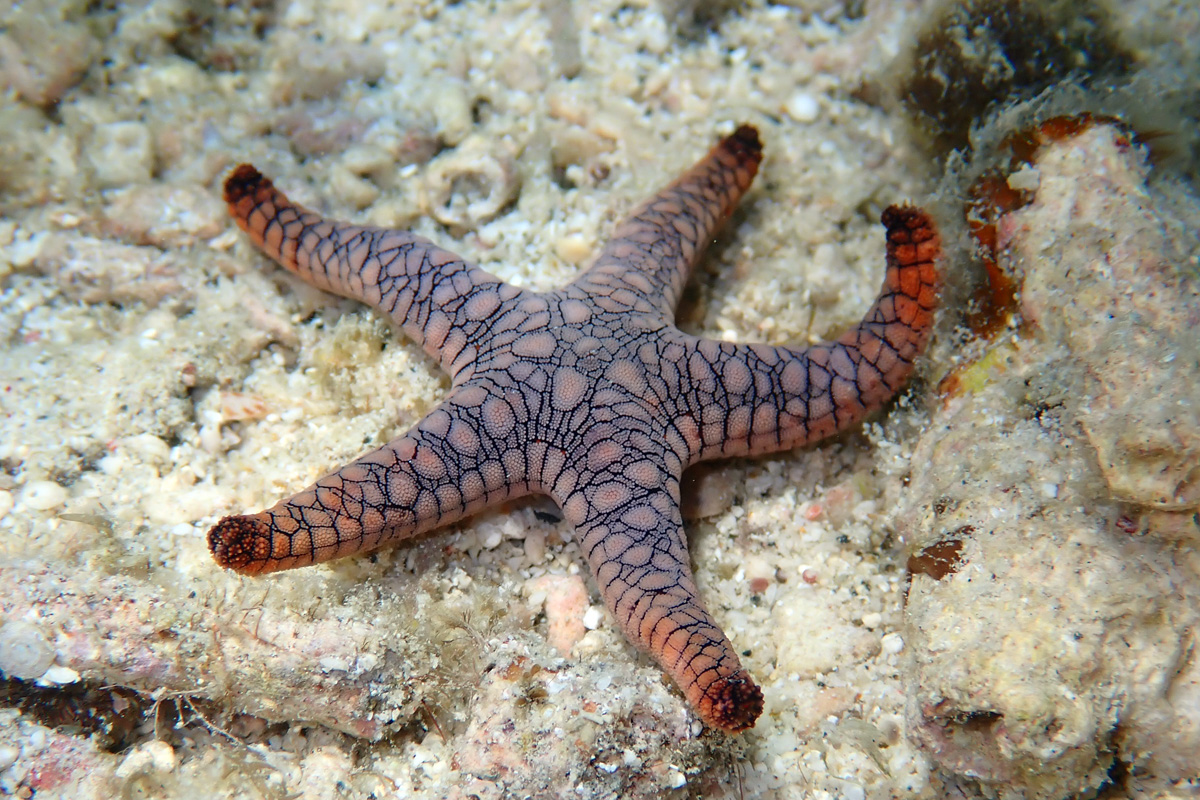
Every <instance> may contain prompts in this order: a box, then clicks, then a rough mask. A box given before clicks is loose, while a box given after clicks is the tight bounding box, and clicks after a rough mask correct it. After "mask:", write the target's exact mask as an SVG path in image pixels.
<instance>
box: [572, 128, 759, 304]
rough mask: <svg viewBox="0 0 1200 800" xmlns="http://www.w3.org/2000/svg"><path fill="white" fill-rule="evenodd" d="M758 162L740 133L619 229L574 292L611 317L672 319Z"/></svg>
mask: <svg viewBox="0 0 1200 800" xmlns="http://www.w3.org/2000/svg"><path fill="white" fill-rule="evenodd" d="M761 160H762V144H761V142H759V139H758V131H757V130H755V129H754V128H753V127H751V126H750V125H743V126H741V127H740V128H738V129H737V130H736V131H735V132H734V133H733V134H732V135H731V136H727V137H726V138H725V139H723V140H721V141H720V142H719V143H718V144H717V146H716V147H714V148H713V149H712V150H710V151H709V152H708V155H706V156H705V157H704V158H702V159H701V160H700V161H699V162H698V163H697V164H696V165H695V166H694V167H692V168H691V169H690V170H688V171H687V172H685V173H684V174H683V175H682V176H680V177H679V178H678V179H677V180H676V181H675V182H674V183H672V184H671V185H670V186H668V187H667V188H665V189H663V190H662V191H661V192H659V193H658V194H657V195H655V196H654V197H653V198H651V199H650V201H649V202H647V203H645V204H644V205H642V206H641V207H640V208H639V209H638V210H637V211H635V212H634V213H633V214H632V215H631V216H630V217H629V218H628V219H627V220H625V221H624V222H622V223H621V224H620V225H619V226H618V227H617V229H616V231H614V233H613V237H612V239H611V240H610V241H609V243H608V244H607V245H606V246H605V248H604V249H603V250H602V251H601V252H600V254H599V255H598V256H597V257H596V261H595V263H594V264H592V266H591V267H589V268H588V270H587V271H586V272H584V274H583V275H581V276H580V277H579V278H578V279H577V280H576V281H575V284H574V285H575V286H578V287H579V288H582V289H584V290H585V291H586V292H588V293H590V294H592V295H593V296H595V297H597V298H599V302H601V303H605V302H606V301H607V303H608V304H609V305H612V306H613V308H614V310H618V309H622V308H625V309H628V308H633V309H638V310H647V311H649V310H655V311H657V312H658V313H659V314H661V315H663V317H664V318H667V319H671V318H672V317H673V315H674V313H675V306H676V305H677V304H678V302H679V296H680V292H681V291H682V290H683V285H684V283H685V282H686V281H687V277H688V274H689V273H690V272H691V269H692V267H693V266H694V265H695V263H696V262H697V261H698V260H699V259H700V256H701V255H702V254H703V253H704V249H705V247H707V246H708V243H709V242H710V241H711V240H712V237H713V234H714V233H716V231H717V229H718V228H719V227H720V226H721V224H722V223H723V222H724V221H725V220H726V219H728V218H729V215H730V214H732V213H733V210H734V208H735V207H736V206H737V203H738V201H739V200H740V199H741V197H742V195H743V194H745V192H746V190H747V189H749V188H750V182H751V181H752V180H754V175H755V173H756V172H757V171H758V163H759V161H761Z"/></svg>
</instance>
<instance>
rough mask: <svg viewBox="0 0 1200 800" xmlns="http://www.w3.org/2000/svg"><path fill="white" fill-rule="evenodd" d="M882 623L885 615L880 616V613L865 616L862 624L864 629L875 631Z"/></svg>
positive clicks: (875, 612)
mask: <svg viewBox="0 0 1200 800" xmlns="http://www.w3.org/2000/svg"><path fill="white" fill-rule="evenodd" d="M881 622H883V614H880V613H879V612H878V611H872V612H870V613H867V614H863V618H862V624H863V627H864V628H869V629H871V630H875V629H876V628H878V627H879V623H881Z"/></svg>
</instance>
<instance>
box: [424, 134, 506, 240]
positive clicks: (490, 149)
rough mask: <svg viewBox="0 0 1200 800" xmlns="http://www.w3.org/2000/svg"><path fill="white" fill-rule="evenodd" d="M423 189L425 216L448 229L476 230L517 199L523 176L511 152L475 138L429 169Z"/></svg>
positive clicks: (436, 161)
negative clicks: (427, 215) (430, 216)
mask: <svg viewBox="0 0 1200 800" xmlns="http://www.w3.org/2000/svg"><path fill="white" fill-rule="evenodd" d="M422 189H423V191H422V194H421V206H422V210H424V211H425V213H427V214H430V215H432V216H433V218H434V219H436V220H437V221H438V222H440V223H442V224H443V225H446V226H448V227H451V228H457V229H460V230H473V229H475V228H477V227H479V226H480V225H482V224H483V223H485V222H487V221H489V220H491V219H493V218H494V217H495V216H496V215H498V214H499V213H500V212H501V211H503V210H504V209H505V208H506V207H507V206H508V205H509V204H511V203H512V202H513V200H515V199H516V197H517V194H518V193H519V192H520V189H521V176H520V174H519V173H518V172H517V165H516V162H515V161H514V160H513V157H512V154H511V153H509V152H508V150H507V148H505V147H504V146H503V145H500V146H497V145H494V144H490V143H489V142H488V141H487V140H486V139H484V138H483V137H481V136H472V137H470V138H469V139H467V140H466V141H465V142H463V143H462V144H461V145H460V146H459V147H457V148H455V150H454V151H453V152H451V153H447V154H446V155H444V156H441V157H440V158H437V159H435V160H434V161H433V162H432V163H431V164H430V165H429V169H428V170H427V171H426V173H425V180H424V184H423V187H422Z"/></svg>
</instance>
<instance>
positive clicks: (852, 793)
mask: <svg viewBox="0 0 1200 800" xmlns="http://www.w3.org/2000/svg"><path fill="white" fill-rule="evenodd" d="M841 796H842V798H844V800H866V796H867V793H866V791H865V790H864V789H863V787H861V786H859V785H858V784H856V783H849V782H847V783H845V784H843V785H842V795H841Z"/></svg>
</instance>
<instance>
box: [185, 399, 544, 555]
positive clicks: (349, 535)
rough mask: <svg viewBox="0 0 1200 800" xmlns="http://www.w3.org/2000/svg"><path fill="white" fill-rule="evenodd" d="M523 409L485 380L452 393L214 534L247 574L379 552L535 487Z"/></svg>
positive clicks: (215, 547) (212, 546)
mask: <svg viewBox="0 0 1200 800" xmlns="http://www.w3.org/2000/svg"><path fill="white" fill-rule="evenodd" d="M518 411H519V410H518V409H514V408H512V407H511V406H509V405H508V403H507V402H506V401H505V400H503V399H502V398H499V397H496V396H494V395H491V394H489V393H488V392H486V391H485V390H483V389H481V388H480V387H477V386H472V385H466V386H463V387H460V388H459V389H456V390H455V391H453V392H452V393H451V394H450V396H449V397H447V398H446V400H445V401H444V402H442V403H441V404H440V405H439V406H438V407H437V408H435V409H434V410H433V411H432V412H430V413H429V414H428V415H427V416H426V417H425V418H424V419H423V420H421V421H420V422H419V423H418V424H417V425H416V426H415V427H414V428H412V429H411V430H410V431H409V432H408V433H406V434H404V435H403V436H401V437H399V438H397V439H395V440H393V441H391V442H389V443H388V444H386V445H384V446H383V447H380V448H379V449H377V450H375V451H373V452H371V453H368V454H366V455H364V456H362V457H361V458H359V459H358V460H356V461H354V462H352V463H350V464H347V465H346V466H344V467H342V468H341V469H339V470H337V471H336V472H333V473H331V474H329V475H326V476H325V477H324V478H321V479H320V480H319V481H317V482H316V483H314V484H313V485H312V486H310V487H308V488H307V489H305V490H304V491H302V492H299V493H298V494H295V495H293V496H292V497H289V498H287V499H285V500H281V501H280V502H279V503H277V504H276V505H275V506H273V507H272V508H269V509H267V510H266V511H263V512H260V513H258V514H249V515H245V516H231V517H225V518H224V519H222V520H221V521H220V522H218V523H217V524H216V525H215V526H214V527H213V528H212V529H211V530H210V531H209V532H208V547H209V550H210V551H211V552H212V554H213V558H215V559H216V561H217V563H218V564H220V565H221V566H223V567H228V568H230V569H233V570H236V571H237V572H241V573H244V574H247V575H257V574H260V573H266V572H277V571H279V570H284V569H292V568H295V567H304V566H308V565H309V564H316V563H319V562H321V561H328V560H330V559H333V558H341V557H343V556H348V555H352V554H354V553H362V552H367V551H370V550H374V549H376V548H378V547H380V546H382V545H385V544H392V543H395V542H399V541H401V540H404V539H407V538H409V537H412V536H415V535H417V534H419V533H423V532H424V531H427V530H430V529H432V528H436V527H439V526H441V525H446V524H448V523H451V522H454V521H456V520H459V519H461V518H463V517H465V516H467V515H469V514H472V513H474V512H476V511H478V510H480V509H482V508H484V507H485V506H488V505H491V504H492V503H496V502H500V501H502V500H507V499H511V498H515V497H520V496H522V495H524V494H528V493H529V489H530V486H529V481H528V479H527V474H528V458H529V454H528V451H527V450H525V449H522V448H521V447H520V446H519V438H520V435H521V433H520V427H521V426H520V425H519V420H518V418H517V413H518Z"/></svg>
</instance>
